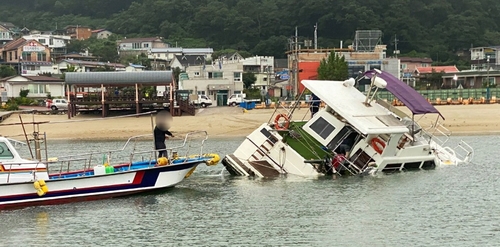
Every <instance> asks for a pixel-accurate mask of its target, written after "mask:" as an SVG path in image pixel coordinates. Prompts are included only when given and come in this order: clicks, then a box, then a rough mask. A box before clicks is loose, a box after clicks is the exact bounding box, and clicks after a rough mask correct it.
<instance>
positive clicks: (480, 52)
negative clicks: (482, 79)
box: [470, 46, 500, 70]
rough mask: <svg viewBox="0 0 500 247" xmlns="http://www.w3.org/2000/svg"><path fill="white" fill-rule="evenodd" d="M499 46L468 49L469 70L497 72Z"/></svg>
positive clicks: (499, 55)
mask: <svg viewBox="0 0 500 247" xmlns="http://www.w3.org/2000/svg"><path fill="white" fill-rule="evenodd" d="M499 57H500V46H488V47H474V48H471V49H470V66H471V70H487V68H488V67H490V69H495V70H497V69H498V67H500V66H498V65H500V61H499V60H498V58H499Z"/></svg>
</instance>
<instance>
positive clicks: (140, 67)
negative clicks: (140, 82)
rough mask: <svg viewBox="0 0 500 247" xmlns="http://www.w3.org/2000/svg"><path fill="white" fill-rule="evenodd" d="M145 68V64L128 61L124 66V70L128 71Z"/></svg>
mask: <svg viewBox="0 0 500 247" xmlns="http://www.w3.org/2000/svg"><path fill="white" fill-rule="evenodd" d="M144 70H146V66H143V65H140V64H133V63H129V64H128V66H127V67H125V71H127V72H130V71H144Z"/></svg>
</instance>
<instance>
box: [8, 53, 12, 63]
mask: <svg viewBox="0 0 500 247" xmlns="http://www.w3.org/2000/svg"><path fill="white" fill-rule="evenodd" d="M9 60H10V61H12V52H11V51H9Z"/></svg>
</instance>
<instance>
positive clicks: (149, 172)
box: [0, 162, 199, 208]
mask: <svg viewBox="0 0 500 247" xmlns="http://www.w3.org/2000/svg"><path fill="white" fill-rule="evenodd" d="M198 163H199V162H193V163H185V164H178V165H171V166H162V167H156V168H151V169H146V170H142V171H141V170H138V171H131V172H125V173H135V172H144V175H143V178H142V181H141V183H140V184H122V185H111V186H106V187H95V188H82V189H75V190H72V191H62V192H57V191H53V192H52V191H50V190H49V192H48V193H47V194H46V195H44V196H43V197H42V198H44V199H45V198H47V199H49V200H44V201H47V202H48V201H50V198H53V197H59V196H75V197H85V196H88V195H85V194H88V193H99V192H113V191H117V190H126V189H138V188H144V189H145V190H147V188H148V187H152V186H154V185H155V184H156V181H157V180H158V176H159V175H160V173H161V172H172V171H179V170H184V169H190V168H192V167H194V166H195V165H197V164H198ZM121 174H123V173H121ZM108 176H113V175H108ZM136 176H137V175H136ZM88 178H90V177H87V179H88ZM78 179H86V178H85V177H80V178H72V179H57V180H54V181H50V180H49V181H47V182H48V186H49V189H50V183H57V182H63V181H66V182H67V181H68V180H75V182H77V181H78ZM28 184H30V185H32V183H31V182H30V183H28ZM7 186H9V184H3V185H0V189H7ZM2 187H3V188H2ZM150 189H158V188H150ZM145 190H138V191H137V193H139V192H143V191H145ZM38 198H41V197H40V196H38V195H37V194H36V191H35V190H34V189H33V194H29V195H26V194H25V195H19V196H12V197H10V196H9V197H4V198H0V208H1V207H2V205H1V204H3V203H5V202H10V201H18V200H30V199H38ZM20 204H22V203H20ZM41 204H43V203H41Z"/></svg>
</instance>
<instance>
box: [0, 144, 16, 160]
mask: <svg viewBox="0 0 500 247" xmlns="http://www.w3.org/2000/svg"><path fill="white" fill-rule="evenodd" d="M13 158H14V155H13V154H12V152H11V151H10V150H9V147H8V146H7V144H5V142H0V159H13Z"/></svg>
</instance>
